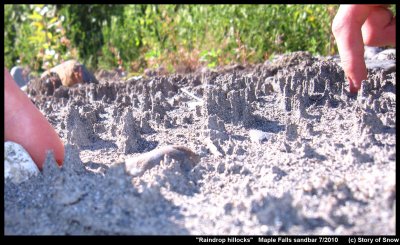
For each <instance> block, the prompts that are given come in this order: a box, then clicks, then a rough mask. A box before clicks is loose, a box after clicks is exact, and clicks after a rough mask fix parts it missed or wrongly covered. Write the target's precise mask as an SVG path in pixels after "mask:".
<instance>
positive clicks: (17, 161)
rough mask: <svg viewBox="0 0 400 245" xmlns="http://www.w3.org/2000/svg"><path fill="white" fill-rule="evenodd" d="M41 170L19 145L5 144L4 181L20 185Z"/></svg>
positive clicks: (9, 142) (13, 143)
mask: <svg viewBox="0 0 400 245" xmlns="http://www.w3.org/2000/svg"><path fill="white" fill-rule="evenodd" d="M38 173H39V169H38V167H37V166H36V164H35V163H34V162H33V160H32V158H31V156H30V155H29V154H28V152H26V150H25V149H24V148H23V147H22V146H21V145H19V144H17V143H15V142H11V141H7V142H4V179H5V180H6V181H8V180H11V182H13V183H15V184H19V183H21V182H24V181H26V180H28V179H29V178H30V177H32V176H36V175H37V174H38Z"/></svg>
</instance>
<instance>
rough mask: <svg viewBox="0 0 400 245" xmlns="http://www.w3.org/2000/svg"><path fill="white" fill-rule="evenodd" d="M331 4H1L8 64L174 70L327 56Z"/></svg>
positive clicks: (331, 47) (332, 50)
mask: <svg viewBox="0 0 400 245" xmlns="http://www.w3.org/2000/svg"><path fill="white" fill-rule="evenodd" d="M337 8H338V6H337V5H283V4H282V5H277V4H276V5H110V4H107V5H97V4H95V5H6V6H5V13H4V16H5V17H4V18H5V19H4V20H5V34H4V35H5V38H4V40H5V63H6V65H7V66H11V65H13V64H15V62H16V60H17V59H19V60H20V61H21V63H23V64H28V65H30V66H31V67H32V68H34V69H35V68H38V67H42V65H43V64H49V65H52V64H55V63H57V62H59V61H60V60H61V59H64V58H66V57H73V58H76V59H78V60H80V61H82V62H84V63H85V64H86V65H87V66H88V67H92V68H93V69H95V68H98V67H103V68H106V69H111V68H116V67H118V66H120V67H122V68H124V69H125V70H127V71H128V72H137V71H139V70H142V69H144V68H146V67H158V66H160V65H165V67H167V68H168V70H173V69H178V67H179V66H182V65H183V66H186V67H190V68H194V67H196V66H198V65H201V64H204V65H207V66H208V67H215V66H218V65H223V64H229V63H236V62H240V63H254V62H263V61H264V60H265V59H268V58H269V57H271V56H273V55H274V54H279V53H285V52H292V51H297V50H308V51H310V52H312V53H313V54H321V55H329V54H334V53H336V45H335V43H334V39H333V36H332V34H331V22H332V19H333V17H334V16H335V14H336V11H337ZM45 9H47V10H46V11H45ZM19 16H20V17H19ZM22 17H23V18H22ZM18 18H19V19H18ZM56 23H57V24H56ZM38 64H39V65H38Z"/></svg>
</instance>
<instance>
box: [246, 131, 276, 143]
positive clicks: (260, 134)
mask: <svg viewBox="0 0 400 245" xmlns="http://www.w3.org/2000/svg"><path fill="white" fill-rule="evenodd" d="M249 136H250V140H251V142H255V143H261V142H263V141H264V140H268V139H269V138H270V137H271V135H270V134H269V133H267V132H264V131H261V130H258V129H250V131H249Z"/></svg>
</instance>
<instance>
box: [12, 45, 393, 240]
mask: <svg viewBox="0 0 400 245" xmlns="http://www.w3.org/2000/svg"><path fill="white" fill-rule="evenodd" d="M336 62H337V59H335V58H332V57H328V58H327V57H312V56H311V55H309V54H308V53H304V52H298V53H292V54H289V55H285V56H281V57H278V58H277V59H275V60H274V61H271V62H266V63H265V64H260V65H256V66H248V67H241V66H234V67H233V68H231V69H217V70H216V71H210V70H208V71H202V72H196V73H193V74H187V75H178V74H177V75H171V76H165V77H150V78H146V79H139V80H135V79H130V80H128V81H127V82H125V81H123V79H120V80H118V79H114V80H112V81H108V80H107V79H102V78H99V82H100V83H99V84H83V85H80V86H77V87H74V88H63V87H61V88H58V89H57V90H55V91H54V94H53V95H52V96H51V95H44V94H48V93H43V92H41V91H35V92H32V91H29V93H30V96H31V98H32V100H33V101H34V102H35V104H36V106H38V108H40V110H41V111H42V112H43V113H44V114H45V116H46V117H47V118H48V120H49V121H50V122H51V124H52V125H53V126H54V127H55V128H56V130H57V132H58V133H59V135H60V136H61V137H62V139H63V141H64V143H65V144H66V158H65V161H64V166H63V168H61V169H60V168H58V167H57V166H56V163H55V161H54V160H53V158H52V155H51V154H49V155H48V157H47V160H46V163H45V169H44V170H43V172H42V174H40V175H39V176H37V177H33V178H32V179H31V180H29V181H27V182H24V183H22V184H19V185H15V184H13V183H9V182H7V183H5V189H4V192H5V193H4V216H5V217H4V222H5V228H4V231H5V234H7V235H10V234H60V235H64V234H85V235H92V234H100V235H108V234H132V235H137V234H138V235H142V234H146V235H147V234H150V235H152V234H162V235H170V234H171V235H172V234H181V235H191V234H192V235H200V234H208V235H210V234H213V235H217V234H225V235H227V234H236V235H246V234H249V235H275V234H281V235H284V234H295V235H297V234H326V235H330V234H336V235H346V234H359V235H361V234H368V235H377V234H380V235H383V234H385V235H393V234H395V225H396V224H395V206H396V205H395V203H396V183H395V161H396V149H395V147H396V141H395V136H396V109H395V106H396V92H395V89H396V79H395V75H396V70H395V69H393V67H392V66H391V67H390V68H386V67H383V68H382V66H379V65H377V66H370V68H371V69H369V79H368V81H366V82H364V83H363V85H362V89H361V91H360V92H359V93H358V94H357V95H350V94H349V93H348V88H347V87H348V84H347V82H346V81H345V80H344V73H343V70H342V69H341V67H340V66H338V65H337V63H336ZM368 62H369V63H371V62H372V63H373V60H372V61H368ZM379 62H380V64H382V62H381V61H379ZM390 65H392V63H390ZM166 145H182V146H186V147H188V148H190V149H191V150H192V151H194V152H195V153H197V154H198V155H199V156H200V157H201V159H200V162H199V163H198V164H197V165H195V166H194V167H193V168H192V169H191V170H190V171H189V172H184V171H182V170H181V168H180V167H179V164H177V162H175V161H165V162H162V163H161V164H159V165H156V166H154V167H152V168H151V169H148V170H146V171H144V173H143V174H142V175H140V176H137V177H133V176H130V175H129V174H128V173H127V172H126V170H125V163H124V161H125V159H127V158H128V157H135V156H138V155H140V154H142V153H145V152H148V151H150V150H153V149H155V148H159V147H161V146H166Z"/></svg>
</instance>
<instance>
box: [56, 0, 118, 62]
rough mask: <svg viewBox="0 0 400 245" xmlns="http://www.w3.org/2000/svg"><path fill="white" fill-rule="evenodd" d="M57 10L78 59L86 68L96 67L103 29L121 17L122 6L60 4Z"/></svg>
mask: <svg viewBox="0 0 400 245" xmlns="http://www.w3.org/2000/svg"><path fill="white" fill-rule="evenodd" d="M57 10H58V11H59V12H60V14H61V15H63V16H65V19H66V21H65V25H64V27H65V28H66V31H67V37H68V38H69V39H70V40H71V41H72V43H73V45H74V46H75V47H76V48H77V50H78V58H79V59H80V60H82V61H83V62H84V63H85V64H86V65H87V66H88V67H94V68H95V67H97V64H98V58H99V56H101V55H102V53H101V50H102V47H103V45H104V39H103V32H102V30H103V27H105V26H110V24H111V18H112V17H113V16H115V15H117V16H118V15H121V14H122V11H123V5H112V4H103V5H101V4H90V5H89V4H71V5H68V4H60V5H57Z"/></svg>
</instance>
